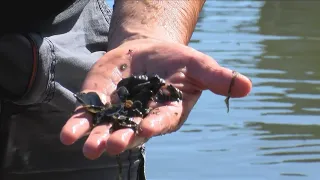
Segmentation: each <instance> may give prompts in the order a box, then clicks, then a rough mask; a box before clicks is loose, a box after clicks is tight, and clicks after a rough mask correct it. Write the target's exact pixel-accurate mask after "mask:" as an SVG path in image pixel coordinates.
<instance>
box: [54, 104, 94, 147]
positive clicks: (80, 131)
mask: <svg viewBox="0 0 320 180" xmlns="http://www.w3.org/2000/svg"><path fill="white" fill-rule="evenodd" d="M76 112H77V113H76V114H74V115H73V116H71V118H70V119H69V120H68V121H67V123H66V124H65V125H64V126H63V128H62V130H61V133H60V141H61V142H62V143H63V144H65V145H71V144H73V143H74V142H75V141H77V140H78V139H80V138H81V137H83V136H84V135H85V134H86V133H87V132H88V131H89V129H90V127H91V125H90V119H91V118H92V117H91V115H90V114H88V113H87V112H86V111H85V109H84V108H78V109H77V110H76Z"/></svg>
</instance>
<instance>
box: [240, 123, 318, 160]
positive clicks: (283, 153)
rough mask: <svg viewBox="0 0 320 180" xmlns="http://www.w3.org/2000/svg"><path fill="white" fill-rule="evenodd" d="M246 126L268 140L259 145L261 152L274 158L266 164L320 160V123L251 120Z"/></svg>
mask: <svg viewBox="0 0 320 180" xmlns="http://www.w3.org/2000/svg"><path fill="white" fill-rule="evenodd" d="M246 126H247V127H248V128H254V129H255V130H257V131H260V132H257V133H254V136H257V137H258V138H259V139H260V140H264V141H268V142H267V143H265V145H263V146H261V147H259V151H260V152H259V154H261V155H262V156H270V157H274V158H272V162H264V164H270V163H271V164H274V163H302V162H304V163H306V162H313V163H314V162H318V163H319V162H320V125H314V124H313V125H295V124H275V123H262V122H250V123H247V124H246ZM261 131H262V132H261ZM261 152H262V153H261Z"/></svg>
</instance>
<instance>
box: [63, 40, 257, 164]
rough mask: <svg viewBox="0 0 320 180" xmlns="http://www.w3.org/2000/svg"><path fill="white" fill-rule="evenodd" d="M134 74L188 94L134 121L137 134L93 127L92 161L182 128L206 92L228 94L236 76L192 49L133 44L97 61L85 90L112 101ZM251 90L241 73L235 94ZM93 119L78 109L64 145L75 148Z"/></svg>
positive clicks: (89, 154)
mask: <svg viewBox="0 0 320 180" xmlns="http://www.w3.org/2000/svg"><path fill="white" fill-rule="evenodd" d="M132 74H134V75H138V74H158V75H159V76H160V77H162V78H164V79H165V80H166V82H167V83H171V84H173V85H174V86H175V87H177V88H179V89H180V90H181V91H182V92H183V100H182V101H180V102H177V103H176V102H173V103H170V104H166V105H158V104H153V105H152V107H153V108H154V109H153V110H152V111H151V112H150V114H149V115H148V116H147V117H146V118H144V119H141V118H135V121H136V122H137V123H139V130H138V132H137V133H134V131H133V130H132V129H121V130H118V131H115V132H113V133H111V134H110V132H109V129H110V125H99V126H97V127H95V128H93V129H92V131H91V132H90V134H89V136H88V138H87V140H86V142H85V144H84V146H83V152H84V155H85V156H86V157H87V158H89V159H96V158H98V157H99V156H100V155H101V154H102V153H103V152H105V151H106V152H107V153H109V154H111V155H116V154H119V153H121V152H123V151H125V150H126V149H128V148H132V147H135V146H137V145H140V144H141V143H144V142H145V141H146V140H147V139H149V138H151V137H153V136H157V135H161V134H167V133H171V132H174V131H176V130H178V129H179V128H180V127H181V126H182V125H183V123H184V122H185V120H186V119H187V117H188V115H189V113H190V111H191V109H192V108H193V106H194V105H195V103H196V102H197V100H198V98H199V97H200V95H201V92H202V91H203V90H207V89H208V90H210V91H211V92H213V93H215V94H218V95H224V96H228V95H229V94H228V91H229V86H230V82H231V81H232V77H233V73H232V70H230V69H227V68H224V67H221V66H219V64H218V63H217V62H216V61H215V60H214V59H212V58H211V57H209V56H207V55H205V54H203V53H201V52H199V51H196V50H194V49H192V48H190V47H187V46H184V45H181V44H175V43H164V42H154V41H148V40H134V41H131V42H127V43H125V44H122V45H121V46H120V47H118V48H116V49H114V50H111V51H109V52H108V53H106V54H105V55H104V56H103V57H102V58H101V59H100V60H98V61H97V63H95V64H94V66H93V67H92V69H91V70H90V72H89V73H88V75H87V78H86V80H85V82H84V84H83V88H82V90H83V91H84V92H90V91H95V92H97V93H98V94H99V95H100V97H101V99H102V100H103V101H104V103H106V102H110V100H111V94H112V92H113V91H114V90H115V89H116V85H117V83H118V82H119V81H120V80H121V79H122V78H125V77H128V76H130V75H132ZM250 90H251V82H250V80H249V79H248V78H246V77H245V76H243V75H241V74H239V75H238V76H237V78H236V79H234V84H233V87H232V91H231V92H230V96H231V97H244V96H246V95H247V94H248V93H249V92H250ZM91 121H92V116H91V115H90V114H88V113H86V112H85V110H84V109H83V108H81V107H78V108H77V109H76V113H75V114H74V115H73V116H72V117H71V118H70V119H69V120H68V121H67V123H66V124H65V126H64V127H63V129H62V131H61V141H62V143H64V144H65V145H70V144H73V143H74V142H75V141H77V140H78V139H80V138H82V137H84V136H85V135H86V134H87V133H88V132H89V131H90V130H91V126H92V123H91Z"/></svg>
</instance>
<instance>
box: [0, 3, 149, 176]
mask: <svg viewBox="0 0 320 180" xmlns="http://www.w3.org/2000/svg"><path fill="white" fill-rule="evenodd" d="M53 2H54V1H53ZM43 3H44V2H43ZM44 4H45V3H44ZM49 5H50V3H49V4H45V6H46V7H48V6H49ZM61 7H63V6H61ZM48 8H49V7H48ZM25 11H26V10H25ZM110 18H111V10H110V9H109V8H107V6H106V4H105V2H104V0H79V1H77V2H76V3H74V4H72V5H71V6H69V7H68V8H66V10H65V11H64V12H62V13H59V14H58V15H57V16H55V17H54V18H53V20H48V21H45V23H44V24H41V25H39V26H38V25H33V26H32V27H33V28H34V29H37V30H39V31H36V30H35V31H29V32H28V33H27V36H28V37H29V39H32V41H33V42H35V45H36V47H37V52H38V53H37V57H36V63H37V71H36V72H35V80H34V82H33V86H32V88H31V89H30V91H29V92H28V93H27V94H26V95H25V96H24V97H23V99H21V100H18V101H16V102H15V103H16V104H19V105H13V104H12V103H2V104H1V110H2V112H1V115H4V116H7V117H3V118H5V119H1V121H2V122H1V123H2V124H1V131H2V132H1V133H2V134H1V136H2V137H1V138H2V140H3V138H4V137H5V140H6V143H4V141H2V145H3V147H6V149H5V151H6V152H5V153H4V154H5V155H4V160H3V162H4V163H3V168H2V172H3V176H2V178H1V179H3V180H7V179H10V180H20V179H24V180H29V179H30V180H31V179H32V180H38V179H39V180H40V179H46V180H51V179H60V180H67V179H68V180H69V179H70V178H71V179H77V180H82V179H83V180H84V179H89V178H90V179H92V180H95V179H97V180H100V179H104V180H109V179H116V177H117V175H118V164H117V161H116V159H115V157H110V156H108V155H106V154H103V155H102V157H100V158H99V159H97V160H94V161H92V160H88V159H86V158H85V157H84V155H83V152H82V146H83V143H84V141H85V140H86V138H85V137H84V138H82V139H81V140H79V141H77V142H76V143H75V144H73V145H71V146H64V145H63V144H62V143H61V142H60V137H59V134H60V131H61V128H62V127H63V125H64V124H65V123H66V120H67V119H68V118H69V117H70V115H71V113H72V112H73V110H74V108H75V103H76V100H75V98H74V96H73V93H75V92H78V91H80V88H81V84H82V81H83V80H84V78H85V76H86V74H87V72H88V71H89V69H90V67H91V66H92V65H93V64H94V63H95V62H96V61H97V60H98V59H99V58H100V57H101V56H103V54H104V53H105V51H106V49H107V42H108V38H107V35H108V29H109V25H110ZM17 51H19V50H18V49H17ZM0 65H1V62H0ZM11 111H12V112H11ZM3 120H5V121H3ZM4 122H5V123H4ZM142 151H143V150H142V148H136V149H134V150H130V151H126V152H124V153H123V154H122V155H121V159H122V164H123V177H124V179H128V177H130V179H137V176H138V175H137V174H138V172H139V170H138V169H141V168H142V169H141V170H142V171H143V167H141V166H143V153H142ZM139 178H144V177H142V176H140V177H139Z"/></svg>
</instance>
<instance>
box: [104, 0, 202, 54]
mask: <svg viewBox="0 0 320 180" xmlns="http://www.w3.org/2000/svg"><path fill="white" fill-rule="evenodd" d="M204 2H205V0H115V6H114V11H113V16H112V20H111V26H110V33H109V49H113V48H115V47H117V46H118V45H120V44H122V43H124V42H125V41H128V40H132V39H145V38H151V39H157V40H161V41H169V42H177V43H182V44H188V42H189V40H190V38H191V35H192V33H193V31H194V28H195V25H196V23H197V20H198V16H199V13H200V11H201V9H202V6H203V4H204Z"/></svg>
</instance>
